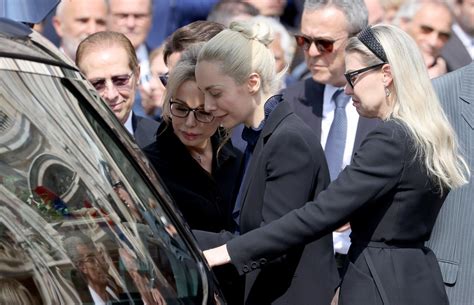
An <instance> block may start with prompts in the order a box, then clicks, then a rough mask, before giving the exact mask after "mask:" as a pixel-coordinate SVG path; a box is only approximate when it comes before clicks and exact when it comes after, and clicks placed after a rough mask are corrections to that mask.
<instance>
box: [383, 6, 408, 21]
mask: <svg viewBox="0 0 474 305" xmlns="http://www.w3.org/2000/svg"><path fill="white" fill-rule="evenodd" d="M380 2H381V3H382V7H383V9H384V11H385V20H384V23H387V24H392V22H393V19H394V18H395V15H396V14H397V13H398V10H399V9H400V7H401V6H402V5H403V3H404V2H405V0H380Z"/></svg>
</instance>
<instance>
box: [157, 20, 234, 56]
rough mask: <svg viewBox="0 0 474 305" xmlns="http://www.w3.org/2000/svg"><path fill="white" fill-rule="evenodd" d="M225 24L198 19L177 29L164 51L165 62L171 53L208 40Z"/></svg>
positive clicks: (223, 27)
mask: <svg viewBox="0 0 474 305" xmlns="http://www.w3.org/2000/svg"><path fill="white" fill-rule="evenodd" d="M223 29H225V26H224V25H222V24H220V23H217V22H212V21H204V20H198V21H195V22H192V23H190V24H188V25H185V26H183V27H180V28H179V29H177V30H176V31H175V32H174V33H173V34H172V35H171V36H170V37H169V39H168V40H167V42H166V44H165V49H164V51H163V58H164V60H165V64H168V58H169V57H170V56H171V54H173V53H176V52H182V51H184V50H186V49H187V48H188V47H189V46H191V45H192V44H195V43H197V42H206V41H208V40H210V39H211V38H212V37H214V36H216V35H217V34H218V33H220V32H221V31H222V30H223Z"/></svg>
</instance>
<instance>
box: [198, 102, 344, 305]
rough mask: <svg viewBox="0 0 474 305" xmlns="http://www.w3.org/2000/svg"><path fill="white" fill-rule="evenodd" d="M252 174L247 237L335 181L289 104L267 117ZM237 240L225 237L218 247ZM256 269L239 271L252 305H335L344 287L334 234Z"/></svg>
mask: <svg viewBox="0 0 474 305" xmlns="http://www.w3.org/2000/svg"><path fill="white" fill-rule="evenodd" d="M247 171H248V173H247V174H246V176H245V180H244V181H243V182H242V186H241V187H242V190H243V193H242V194H243V200H242V207H241V216H240V230H241V233H242V234H243V233H245V232H249V231H252V230H254V229H257V228H259V227H260V226H263V225H265V224H268V223H271V222H272V221H275V220H276V219H278V218H280V217H282V216H283V215H285V214H286V213H289V212H290V211H291V210H293V209H296V208H298V207H301V206H302V204H304V203H305V202H306V201H308V200H311V199H313V198H314V196H315V195H316V194H318V193H319V192H320V191H321V190H323V189H324V188H325V187H326V186H327V184H328V183H329V172H328V169H327V165H326V162H325V157H324V152H323V150H322V148H321V145H320V144H319V142H318V140H317V137H316V135H315V134H314V133H313V132H312V131H311V130H310V129H309V128H308V126H307V125H306V124H304V123H303V122H302V121H301V119H300V118H299V117H298V116H297V115H295V114H294V113H293V112H292V111H291V109H290V106H289V105H288V104H287V103H286V102H284V101H283V102H280V104H279V105H278V106H277V108H276V109H274V110H273V111H272V113H271V114H270V116H269V117H268V118H267V120H266V122H265V125H264V127H263V130H262V132H261V134H260V137H259V139H258V141H257V144H256V147H255V150H254V153H253V156H252V159H251V160H250V164H249V165H248V168H247ZM232 237H233V236H230V235H229V234H227V235H226V234H222V235H221V239H220V240H219V241H218V242H215V244H222V243H224V242H225V241H226V240H228V239H229V238H232ZM201 241H202V240H201ZM215 244H214V245H215ZM254 269H257V268H256V265H254V264H250V265H248V267H247V268H246V269H240V270H239V272H240V273H245V274H246V279H245V281H246V283H245V288H246V289H245V290H246V292H245V293H246V295H245V304H247V305H250V304H252V305H254V304H255V305H257V304H258V305H265V304H291V305H299V304H301V305H303V304H330V302H331V299H332V296H333V295H334V289H335V288H336V286H337V283H338V273H337V269H336V266H335V260H334V255H333V247H332V236H331V234H329V233H328V234H326V236H324V237H323V238H322V239H321V240H319V241H316V242H313V243H310V244H308V245H306V246H304V245H303V246H298V247H294V248H292V249H289V250H288V251H286V252H285V253H284V254H283V255H280V256H279V257H278V258H276V259H275V260H273V261H268V264H266V265H265V266H264V267H263V268H262V269H261V270H254ZM251 271H254V272H251Z"/></svg>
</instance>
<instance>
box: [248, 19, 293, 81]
mask: <svg viewBox="0 0 474 305" xmlns="http://www.w3.org/2000/svg"><path fill="white" fill-rule="evenodd" d="M254 20H255V21H256V22H258V21H260V22H265V23H266V24H268V26H269V27H270V28H271V29H272V30H273V35H274V39H273V41H272V42H271V43H270V44H269V45H268V47H269V48H270V50H271V51H272V53H273V55H274V56H275V69H276V72H277V73H280V72H282V71H283V70H284V69H288V67H289V65H290V64H291V62H292V61H293V56H294V55H295V51H296V41H295V39H294V37H292V36H291V35H290V33H289V32H288V30H287V29H286V28H285V27H284V26H283V24H281V22H280V21H278V20H276V19H275V18H270V17H265V16H257V17H255V18H254ZM287 76H288V71H286V72H285V74H284V75H283V76H282V77H281V79H280V80H281V81H280V84H279V86H278V89H283V88H285V87H286V78H287Z"/></svg>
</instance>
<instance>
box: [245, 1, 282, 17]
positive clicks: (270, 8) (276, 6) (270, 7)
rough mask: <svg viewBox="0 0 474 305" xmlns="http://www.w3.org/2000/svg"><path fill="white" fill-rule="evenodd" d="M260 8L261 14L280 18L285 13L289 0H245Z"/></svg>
mask: <svg viewBox="0 0 474 305" xmlns="http://www.w3.org/2000/svg"><path fill="white" fill-rule="evenodd" d="M244 1H245V2H248V3H250V4H252V5H253V6H254V7H256V8H257V9H258V11H259V12H260V15H263V16H268V17H277V18H279V17H280V16H281V15H283V12H284V11H285V7H286V5H287V0H244Z"/></svg>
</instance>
